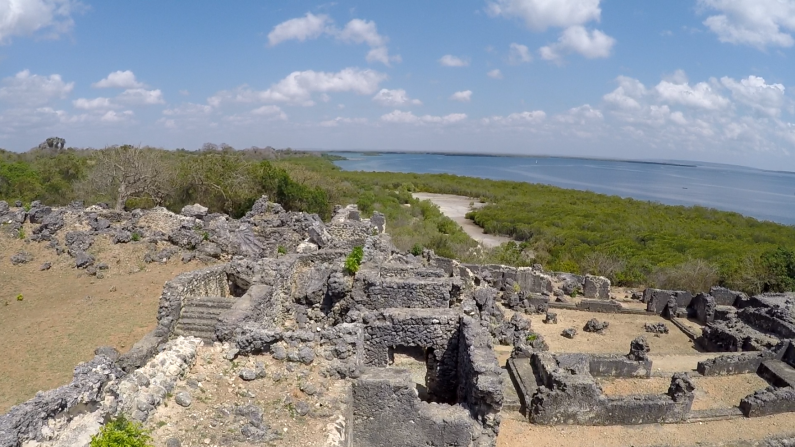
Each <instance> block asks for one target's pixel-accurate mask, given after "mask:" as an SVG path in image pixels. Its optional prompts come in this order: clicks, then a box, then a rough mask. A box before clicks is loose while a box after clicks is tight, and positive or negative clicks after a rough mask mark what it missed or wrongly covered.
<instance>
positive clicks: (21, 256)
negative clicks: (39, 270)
mask: <svg viewBox="0 0 795 447" xmlns="http://www.w3.org/2000/svg"><path fill="white" fill-rule="evenodd" d="M32 260H33V255H32V254H30V253H28V252H26V251H20V252H19V253H17V254H15V255H14V256H11V263H12V264H14V265H20V264H27V263H28V262H30V261H32Z"/></svg>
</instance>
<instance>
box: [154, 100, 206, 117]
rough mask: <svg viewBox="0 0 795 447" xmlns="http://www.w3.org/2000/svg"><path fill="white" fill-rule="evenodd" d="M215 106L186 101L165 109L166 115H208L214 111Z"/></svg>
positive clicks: (164, 113)
mask: <svg viewBox="0 0 795 447" xmlns="http://www.w3.org/2000/svg"><path fill="white" fill-rule="evenodd" d="M212 110H213V108H212V107H210V106H208V105H205V104H194V103H190V102H189V103H185V104H181V105H179V106H177V107H174V108H171V109H165V110H163V115H166V116H190V115H206V114H208V113H210V112H212Z"/></svg>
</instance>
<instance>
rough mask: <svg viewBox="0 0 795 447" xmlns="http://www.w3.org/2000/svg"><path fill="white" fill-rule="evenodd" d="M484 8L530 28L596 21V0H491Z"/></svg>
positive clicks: (536, 29) (597, 18)
mask: <svg viewBox="0 0 795 447" xmlns="http://www.w3.org/2000/svg"><path fill="white" fill-rule="evenodd" d="M486 11H487V12H488V13H489V14H490V15H492V16H502V17H506V18H519V19H522V20H524V21H525V24H527V27H528V28H530V29H532V30H533V31H545V30H546V29H547V28H550V27H557V28H568V27H570V26H573V25H582V24H584V23H588V22H590V21H592V20H596V21H599V17H600V15H601V13H602V10H601V9H600V8H599V0H493V1H488V2H487V6H486Z"/></svg>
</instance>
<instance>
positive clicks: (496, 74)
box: [486, 68, 502, 79]
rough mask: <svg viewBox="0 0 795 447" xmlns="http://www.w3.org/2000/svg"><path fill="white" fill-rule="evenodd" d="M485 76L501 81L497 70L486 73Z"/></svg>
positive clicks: (500, 74) (500, 75)
mask: <svg viewBox="0 0 795 447" xmlns="http://www.w3.org/2000/svg"><path fill="white" fill-rule="evenodd" d="M486 76H488V77H490V78H491V79H502V72H501V71H500V69H499V68H495V69H494V70H491V71H489V72H488V73H486Z"/></svg>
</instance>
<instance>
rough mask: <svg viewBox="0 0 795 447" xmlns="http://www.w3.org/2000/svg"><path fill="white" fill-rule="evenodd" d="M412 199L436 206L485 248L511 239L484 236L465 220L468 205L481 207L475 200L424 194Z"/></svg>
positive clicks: (448, 195)
mask: <svg viewBox="0 0 795 447" xmlns="http://www.w3.org/2000/svg"><path fill="white" fill-rule="evenodd" d="M413 195H414V198H416V199H419V200H430V201H431V202H433V204H434V205H436V206H438V207H439V209H440V210H441V211H442V214H444V215H445V216H447V217H449V218H450V219H452V220H453V221H455V223H457V224H458V225H461V228H463V229H464V231H465V232H466V234H468V235H469V236H470V237H471V238H472V239H474V240H476V241H478V242H480V243H481V244H482V245H483V246H484V247H486V248H492V247H497V246H499V245H500V244H503V243H505V242H510V241H512V240H513V239H511V238H509V237H506V236H497V235H494V234H486V233H484V232H483V229H482V228H480V227H479V226H477V225H475V223H474V222H472V221H471V220H469V219H467V218H466V214H467V213H468V212H469V211H471V209H472V207H470V205H469V204H470V203H472V204H473V206H474V207H475V208H478V207H481V206H483V204H482V203H479V202H478V201H477V199H473V198H471V197H464V196H454V195H451V194H431V193H426V192H418V193H414V194H413Z"/></svg>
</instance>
